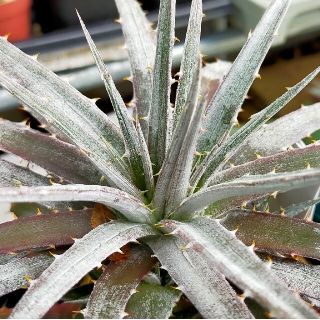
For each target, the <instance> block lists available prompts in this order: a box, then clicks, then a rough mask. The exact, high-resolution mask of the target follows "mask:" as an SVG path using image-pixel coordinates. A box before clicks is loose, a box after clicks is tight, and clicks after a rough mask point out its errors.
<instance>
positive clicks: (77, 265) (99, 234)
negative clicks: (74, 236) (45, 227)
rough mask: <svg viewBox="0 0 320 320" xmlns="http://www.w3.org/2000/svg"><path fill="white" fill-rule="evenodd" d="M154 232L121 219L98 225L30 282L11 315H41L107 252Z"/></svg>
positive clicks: (18, 316)
mask: <svg viewBox="0 0 320 320" xmlns="http://www.w3.org/2000/svg"><path fill="white" fill-rule="evenodd" d="M151 234H154V231H153V230H152V228H151V227H149V226H147V225H139V224H133V223H125V222H114V223H107V224H103V225H100V226H98V227H97V228H96V229H94V230H92V231H91V232H89V233H88V234H87V235H85V236H84V237H83V238H82V239H80V240H78V241H76V242H75V243H74V245H73V246H72V247H71V248H70V249H68V250H67V251H66V252H65V253H64V254H62V255H60V256H57V258H56V260H55V261H54V262H53V263H52V264H51V266H50V267H49V268H48V269H47V270H46V271H45V272H44V273H43V274H42V275H41V276H40V277H39V278H38V279H37V280H35V281H34V282H32V283H31V285H30V288H29V290H28V291H27V293H26V294H25V295H24V296H23V297H22V299H21V300H20V301H19V303H18V304H17V306H16V307H15V308H14V310H13V312H12V314H11V318H21V317H22V318H41V317H42V316H44V314H45V313H46V311H48V310H49V308H50V307H51V306H52V305H53V304H54V303H55V302H56V301H58V300H59V299H60V298H61V297H62V296H63V295H64V294H65V293H66V292H67V291H68V290H69V289H70V288H71V287H72V286H73V285H75V284H76V283H77V282H78V281H79V280H80V279H81V278H82V277H83V276H84V275H85V274H87V273H88V272H89V271H91V270H92V269H93V268H94V267H96V266H97V265H99V264H100V263H101V261H103V260H104V259H105V258H107V257H108V256H109V255H110V254H112V253H114V252H115V251H117V250H119V248H120V247H122V246H123V245H125V244H127V243H128V242H130V241H134V240H136V239H137V238H140V237H144V236H147V235H151Z"/></svg>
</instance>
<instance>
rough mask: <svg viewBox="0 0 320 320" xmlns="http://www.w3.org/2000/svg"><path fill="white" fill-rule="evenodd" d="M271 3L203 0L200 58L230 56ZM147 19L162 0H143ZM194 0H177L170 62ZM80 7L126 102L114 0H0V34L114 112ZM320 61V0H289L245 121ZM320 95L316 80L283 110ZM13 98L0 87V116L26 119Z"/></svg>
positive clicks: (127, 85)
mask: <svg viewBox="0 0 320 320" xmlns="http://www.w3.org/2000/svg"><path fill="white" fill-rule="evenodd" d="M269 2H270V0H203V7H204V13H205V14H206V17H205V18H204V23H203V33H202V53H203V54H204V55H205V60H206V61H208V62H210V61H215V59H217V58H218V59H226V60H230V61H232V60H234V58H235V57H236V54H237V53H238V52H239V50H240V48H241V46H242V45H243V44H244V42H245V40H246V37H247V34H248V32H249V31H250V30H251V29H253V28H254V26H255V25H256V23H257V22H258V20H259V18H260V17H261V15H262V13H263V11H264V10H265V8H266V7H267V5H268V3H269ZM141 3H142V6H143V8H144V9H145V10H146V11H147V12H148V17H149V19H150V20H151V21H153V22H155V23H156V21H157V11H158V6H159V0H142V1H141ZM190 3H191V0H177V14H176V16H177V23H176V26H177V28H176V34H177V37H178V38H179V39H180V42H177V43H176V46H175V52H174V57H175V61H174V67H175V68H177V66H178V64H179V58H180V56H181V52H182V45H183V38H184V33H185V30H186V26H187V23H188V15H189V7H190ZM75 8H77V9H78V11H79V12H80V14H81V16H82V18H83V19H84V21H85V22H86V23H87V26H88V29H89V31H90V32H91V34H92V36H93V38H94V39H95V41H96V42H97V44H98V46H99V49H100V50H101V52H102V55H103V58H104V59H105V61H106V63H107V64H108V67H109V69H110V72H111V73H112V75H113V77H114V79H115V81H116V82H117V84H118V87H119V89H120V91H121V93H122V94H123V96H124V97H125V99H126V101H130V99H131V95H132V87H131V84H130V82H129V81H125V80H123V79H124V78H125V77H126V76H128V75H129V64H128V62H127V54H126V51H125V50H124V49H123V42H122V33H121V26H120V25H119V24H118V23H116V22H115V19H116V18H118V13H117V10H116V7H115V5H114V2H113V0H90V1H88V0H45V1H44V0H0V34H2V35H4V34H10V37H9V40H10V41H11V42H14V43H15V44H16V45H17V46H18V47H19V48H21V49H22V50H23V51H25V52H26V53H28V54H32V55H34V54H40V55H39V58H38V59H39V60H40V61H41V62H43V63H44V64H45V65H47V66H48V67H49V68H50V69H51V70H53V71H54V72H56V73H58V74H60V75H62V76H63V77H65V78H66V79H68V80H69V81H70V82H71V83H72V84H73V85H74V86H75V87H76V88H77V89H79V90H80V91H82V92H83V93H85V94H86V95H88V96H89V97H100V98H102V99H100V100H98V102H97V104H98V106H99V107H100V108H101V109H103V110H104V111H106V112H109V111H111V106H110V104H109V101H108V98H107V96H106V93H105V90H104V88H103V84H102V82H101V80H100V77H99V75H98V72H97V70H96V68H95V66H94V63H93V58H92V57H91V53H90V52H89V49H88V47H87V45H86V42H85V39H84V36H83V34H82V31H81V30H80V26H79V22H78V19H77V16H76V13H75ZM319 62H320V0H293V2H292V5H291V7H290V10H289V12H288V14H287V15H286V19H285V21H284V22H283V23H282V27H281V29H280V30H279V36H278V37H277V38H276V41H275V44H274V46H273V49H272V50H271V51H270V53H269V55H268V57H267V59H266V61H265V63H264V65H263V67H262V69H261V72H260V74H261V76H262V80H256V81H255V83H254V85H253V87H252V89H251V91H250V94H249V95H250V98H251V99H248V100H247V101H246V105H245V112H244V113H242V114H241V118H240V119H239V120H240V121H245V120H246V119H247V118H248V116H249V115H250V114H251V113H252V112H256V111H257V110H260V109H261V108H262V107H263V106H265V105H266V104H268V102H270V101H272V100H274V99H275V98H276V97H277V96H279V95H280V94H281V93H282V92H283V90H284V88H285V87H289V86H291V85H293V84H295V83H296V82H297V81H298V80H300V79H301V78H303V76H304V75H306V74H307V73H309V72H310V71H311V70H313V69H314V68H315V67H316V66H317V65H319ZM319 98H320V82H319V80H318V81H314V82H313V83H312V84H311V85H310V86H309V87H308V88H307V89H306V90H304V92H303V93H302V94H300V95H299V96H298V97H297V98H296V99H294V100H293V101H292V102H291V103H290V104H289V105H288V106H287V107H286V108H285V109H284V110H283V111H282V113H286V112H288V111H292V110H294V109H297V108H299V107H300V105H301V104H302V103H304V104H309V103H313V102H315V101H318V100H319ZM17 105H18V104H17V101H16V100H15V99H13V98H12V97H11V96H10V95H9V94H7V93H6V92H5V91H3V90H0V116H2V117H6V118H12V117H13V118H15V119H16V117H18V118H25V114H23V113H22V112H18V113H17V111H16V110H17V109H16V107H17Z"/></svg>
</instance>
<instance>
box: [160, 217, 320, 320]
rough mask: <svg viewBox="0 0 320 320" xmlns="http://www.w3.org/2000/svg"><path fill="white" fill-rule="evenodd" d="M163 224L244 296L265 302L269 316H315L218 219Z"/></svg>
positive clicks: (261, 302)
mask: <svg viewBox="0 0 320 320" xmlns="http://www.w3.org/2000/svg"><path fill="white" fill-rule="evenodd" d="M163 226H164V228H165V229H166V230H168V231H171V232H172V233H173V234H174V235H175V236H177V237H180V238H182V239H183V240H184V242H185V243H186V244H187V245H186V246H187V248H189V249H188V250H190V252H192V251H196V252H198V253H199V254H200V255H201V256H203V257H204V258H206V259H208V260H209V261H210V262H211V263H212V264H213V265H214V267H216V268H217V269H218V270H219V271H220V272H221V273H223V274H224V275H225V276H226V277H227V278H228V279H229V280H231V281H232V282H233V283H234V284H236V285H237V286H239V287H240V288H241V289H242V290H244V292H245V295H246V296H249V297H252V298H254V299H256V300H257V301H258V302H259V303H260V304H262V305H263V306H265V307H266V308H267V310H268V311H270V312H271V316H272V317H279V318H317V314H316V313H315V311H313V310H312V308H311V307H310V306H308V305H307V304H306V303H305V302H303V301H302V300H301V299H300V298H299V297H298V296H296V295H295V294H293V293H292V292H290V290H289V289H288V288H287V287H286V286H285V284H284V283H283V282H282V281H280V280H279V279H277V278H276V277H275V276H274V274H273V273H272V272H271V270H270V269H269V268H268V267H267V265H266V264H264V263H263V262H262V261H261V260H260V259H259V258H258V257H257V256H256V255H255V254H254V253H253V251H252V250H250V249H249V248H248V247H246V246H245V245H244V244H243V243H242V242H241V241H240V240H238V239H237V238H236V237H235V235H234V233H232V232H230V231H228V230H226V229H225V228H224V227H223V226H222V225H221V224H220V223H219V222H218V221H217V220H213V219H209V218H205V217H199V218H197V219H194V220H192V221H190V222H188V223H181V222H176V221H173V220H167V221H163ZM188 250H187V251H186V254H188ZM261 288H264V290H261Z"/></svg>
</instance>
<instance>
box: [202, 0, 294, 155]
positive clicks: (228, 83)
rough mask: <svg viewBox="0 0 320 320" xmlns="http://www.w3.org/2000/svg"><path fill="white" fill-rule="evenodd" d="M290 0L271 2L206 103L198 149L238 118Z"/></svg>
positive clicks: (219, 136)
mask: <svg viewBox="0 0 320 320" xmlns="http://www.w3.org/2000/svg"><path fill="white" fill-rule="evenodd" d="M289 3H290V1H289V0H277V1H274V2H273V4H272V5H271V6H270V7H269V8H268V9H267V11H266V12H265V14H264V15H263V17H262V18H261V20H260V22H259V24H258V25H257V27H256V28H255V30H254V32H253V33H252V34H251V35H250V36H249V38H248V40H247V43H246V44H245V45H244V47H243V48H242V50H241V52H240V53H239V55H238V57H237V59H236V60H235V62H234V64H233V65H232V67H231V69H230V71H229V73H228V74H227V75H226V77H225V79H224V80H223V82H222V83H221V85H220V87H219V89H218V90H217V92H216V94H215V96H214V97H213V99H212V101H211V102H210V104H209V107H208V111H207V115H206V118H205V120H204V125H203V127H204V132H203V134H202V136H201V138H200V140H199V144H198V151H200V152H204V151H210V150H211V149H212V148H213V146H214V145H215V144H217V143H219V142H220V141H221V140H222V139H223V138H224V137H226V134H227V133H228V131H229V130H230V129H231V126H232V121H234V120H235V118H236V117H237V113H238V111H239V109H240V107H241V105H242V103H243V101H244V99H245V97H246V94H247V92H248V90H249V88H250V86H251V84H252V82H253V81H254V79H255V77H256V76H257V73H258V71H259V68H260V66H261V64H262V62H263V59H264V58H265V56H266V54H267V52H268V50H269V48H270V47H271V44H272V42H273V39H274V36H275V34H276V32H277V30H278V27H279V25H280V23H281V21H282V18H283V16H284V14H285V12H286V10H287V8H288V6H289Z"/></svg>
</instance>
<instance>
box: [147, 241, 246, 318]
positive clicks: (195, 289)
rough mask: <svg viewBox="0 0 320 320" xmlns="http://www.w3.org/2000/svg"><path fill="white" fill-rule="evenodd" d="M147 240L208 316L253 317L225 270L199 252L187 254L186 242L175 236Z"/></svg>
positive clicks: (206, 316)
mask: <svg viewBox="0 0 320 320" xmlns="http://www.w3.org/2000/svg"><path fill="white" fill-rule="evenodd" d="M147 244H148V245H149V246H150V247H151V249H152V250H153V251H154V254H155V255H156V257H157V258H158V259H159V260H160V262H161V264H162V268H164V269H166V270H167V271H168V272H169V274H170V276H171V277H172V279H173V280H174V281H175V282H176V284H177V285H178V289H179V290H181V291H182V292H183V293H184V294H185V295H186V296H187V297H188V298H189V299H190V301H191V302H192V303H193V304H194V306H195V307H196V308H197V309H198V311H199V312H200V313H201V315H202V316H203V317H205V318H214V319H217V318H252V315H251V314H250V312H249V311H248V309H247V308H246V306H245V305H244V303H243V302H241V301H240V300H239V298H238V296H237V295H236V293H235V291H234V290H233V289H232V288H231V287H230V285H229V283H228V282H227V281H226V280H225V278H224V277H223V276H222V274H221V273H220V272H219V271H218V270H217V269H216V268H215V267H214V266H213V265H212V264H211V263H209V262H208V261H207V260H206V259H203V257H202V256H201V255H199V254H197V253H196V252H193V253H192V255H190V256H187V255H186V252H187V247H186V245H187V244H186V243H185V242H184V241H182V240H181V239H178V238H177V239H176V238H174V237H172V236H168V235H167V236H162V237H157V238H153V239H150V240H149V239H148V240H147Z"/></svg>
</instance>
